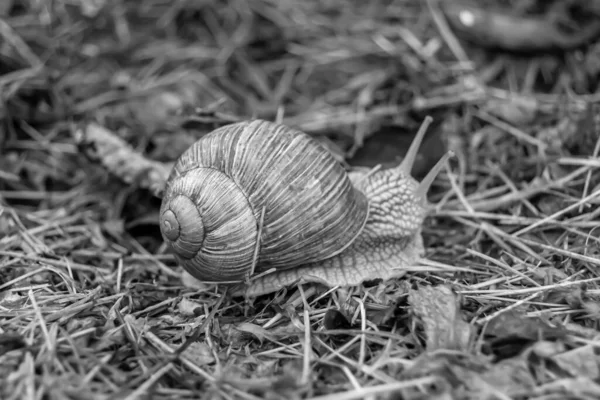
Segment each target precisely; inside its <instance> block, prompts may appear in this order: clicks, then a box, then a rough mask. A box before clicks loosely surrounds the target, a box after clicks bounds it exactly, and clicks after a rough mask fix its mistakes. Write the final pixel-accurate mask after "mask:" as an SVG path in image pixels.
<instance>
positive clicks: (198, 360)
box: [185, 342, 215, 365]
mask: <svg viewBox="0 0 600 400" xmlns="http://www.w3.org/2000/svg"><path fill="white" fill-rule="evenodd" d="M185 356H186V358H188V359H189V360H190V361H193V362H194V364H196V365H207V364H211V363H212V362H214V361H215V357H214V356H213V354H212V351H211V350H210V347H208V345H207V344H206V343H205V342H192V343H190V345H189V346H188V347H187V348H186V349H185Z"/></svg>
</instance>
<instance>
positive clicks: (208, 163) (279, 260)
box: [159, 117, 450, 296]
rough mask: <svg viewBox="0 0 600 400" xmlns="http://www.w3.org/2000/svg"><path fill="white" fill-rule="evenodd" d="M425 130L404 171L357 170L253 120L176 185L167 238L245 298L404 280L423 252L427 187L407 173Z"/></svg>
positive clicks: (167, 200)
mask: <svg viewBox="0 0 600 400" xmlns="http://www.w3.org/2000/svg"><path fill="white" fill-rule="evenodd" d="M430 120H431V119H430V118H429V117H428V120H427V123H424V124H423V126H422V127H421V129H420V130H419V132H418V133H417V135H416V136H415V139H414V140H413V142H412V144H411V146H410V148H409V150H408V152H407V154H406V157H405V158H404V160H403V162H402V163H401V164H400V165H398V166H397V167H394V168H390V169H384V170H377V171H370V172H365V171H351V172H349V173H347V172H346V170H345V169H344V168H343V166H342V165H341V164H340V163H339V162H338V161H336V160H335V158H334V157H333V155H332V154H331V153H330V152H329V151H328V150H327V149H325V147H323V146H322V145H321V144H320V143H319V142H318V141H316V140H315V139H313V138H311V137H310V136H309V135H307V134H306V133H303V132H301V131H299V130H296V129H293V128H290V127H288V126H285V125H282V124H278V123H273V122H268V121H264V120H251V121H244V122H239V123H234V124H230V125H226V126H223V127H221V128H217V129H216V130H214V131H212V132H210V133H209V134H207V135H205V136H204V137H202V138H201V139H199V140H198V141H197V142H195V143H194V144H193V145H192V146H191V147H190V148H188V149H187V150H186V151H185V152H184V153H183V154H182V155H181V156H180V157H179V159H178V160H177V161H176V163H175V165H174V166H173V169H172V170H171V173H170V175H169V177H168V180H167V183H166V185H165V190H164V194H163V200H162V204H161V208H160V214H159V215H160V217H159V218H160V230H161V233H162V236H163V239H164V240H165V242H166V243H167V245H168V247H169V248H170V249H171V250H172V252H173V253H174V255H175V258H176V260H177V262H178V263H179V264H180V265H181V266H182V267H183V268H184V270H185V271H186V272H188V273H189V274H190V275H191V276H192V277H193V278H196V279H197V280H200V281H202V282H211V283H215V282H216V283H224V284H231V283H236V284H237V285H234V286H235V287H237V288H238V289H239V288H240V284H241V285H242V287H243V289H239V290H242V291H243V292H244V293H245V294H246V295H247V296H257V295H261V294H266V293H269V292H273V291H276V290H278V289H280V288H282V287H284V286H288V285H291V284H293V283H295V282H299V281H300V282H320V283H323V284H325V285H327V286H337V285H340V286H355V285H359V284H361V283H362V282H364V281H366V280H376V279H383V280H386V279H389V278H392V277H396V276H401V275H402V274H403V267H404V268H406V267H407V266H410V265H412V264H414V263H415V262H417V261H418V259H419V258H420V257H421V255H422V253H423V243H422V238H421V224H422V222H423V219H424V217H425V214H426V209H427V200H426V194H427V191H428V189H429V186H430V185H431V183H432V182H433V180H434V179H435V177H436V176H437V174H438V173H439V171H440V170H441V168H442V167H443V164H444V163H445V162H446V161H447V159H448V157H449V156H450V154H447V155H446V156H445V157H443V159H441V160H440V161H438V163H437V164H436V166H435V167H433V168H432V170H431V171H430V172H429V173H428V174H427V175H426V176H425V178H424V179H423V180H422V181H421V183H418V182H417V181H416V180H415V179H414V178H412V177H411V175H410V170H411V168H412V165H413V163H414V159H415V157H416V155H417V151H418V148H419V145H420V143H421V141H422V139H423V136H424V134H425V131H426V125H428V124H429V122H430Z"/></svg>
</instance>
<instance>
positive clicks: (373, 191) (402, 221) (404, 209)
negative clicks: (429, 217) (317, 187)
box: [234, 170, 426, 297]
mask: <svg viewBox="0 0 600 400" xmlns="http://www.w3.org/2000/svg"><path fill="white" fill-rule="evenodd" d="M357 175H363V174H357ZM362 181H363V182H364V183H363V184H362V185H361V184H358V187H359V189H360V190H362V191H364V193H365V195H366V196H367V198H368V199H369V202H370V210H369V217H368V220H367V223H366V224H365V227H364V229H363V231H362V232H361V234H360V235H359V236H358V237H357V238H356V240H355V241H354V242H353V243H352V244H351V245H350V246H349V247H348V248H347V249H345V250H344V251H343V252H342V253H340V254H338V255H336V256H333V257H331V258H328V259H325V260H321V261H319V262H315V263H311V264H307V265H304V266H302V267H299V268H295V269H293V270H289V271H284V272H285V273H283V272H280V271H276V272H274V273H272V274H268V275H265V276H263V277H260V278H258V279H256V280H255V281H253V283H252V285H250V286H241V285H240V286H237V288H236V290H235V291H234V294H238V295H245V296H248V297H255V296H259V295H263V294H267V293H270V292H273V291H277V290H279V289H281V288H283V287H286V286H289V285H292V284H294V283H297V282H317V283H322V284H324V285H326V286H328V287H333V286H338V285H339V286H354V285H359V284H361V283H363V282H365V281H369V280H377V279H381V280H387V279H390V278H395V277H401V276H402V275H404V274H405V271H404V270H403V267H407V266H411V265H414V264H415V263H416V262H417V261H418V260H419V259H420V258H421V256H422V254H423V253H424V247H423V241H422V237H421V225H422V223H423V220H424V218H425V211H426V209H425V207H424V205H423V201H422V199H419V198H418V197H416V196H415V192H416V188H417V187H418V182H416V181H415V180H414V179H413V178H412V177H407V176H403V175H402V174H401V173H399V172H398V171H397V170H384V171H379V172H376V173H374V174H373V175H371V176H368V177H363V178H362Z"/></svg>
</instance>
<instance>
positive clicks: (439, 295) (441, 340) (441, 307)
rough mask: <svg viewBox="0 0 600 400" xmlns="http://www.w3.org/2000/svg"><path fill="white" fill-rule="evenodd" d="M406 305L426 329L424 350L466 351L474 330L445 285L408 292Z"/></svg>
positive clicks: (455, 297) (455, 298)
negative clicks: (464, 318) (407, 304)
mask: <svg viewBox="0 0 600 400" xmlns="http://www.w3.org/2000/svg"><path fill="white" fill-rule="evenodd" d="M408 302H409V304H410V306H411V308H412V311H413V313H414V314H415V315H416V316H418V317H419V318H420V319H421V321H422V323H423V327H424V330H425V337H426V343H427V345H426V346H427V350H429V351H433V350H436V349H448V350H465V349H467V347H468V346H469V344H470V342H471V335H472V332H473V329H472V327H471V325H469V324H468V323H466V322H465V321H464V320H463V317H462V313H461V312H460V308H459V300H458V298H457V296H456V294H455V293H454V292H453V291H452V289H450V288H449V287H448V286H443V285H440V286H425V287H421V288H419V289H418V290H411V291H410V293H409V295H408Z"/></svg>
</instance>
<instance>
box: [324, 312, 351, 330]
mask: <svg viewBox="0 0 600 400" xmlns="http://www.w3.org/2000/svg"><path fill="white" fill-rule="evenodd" d="M323 327H324V328H325V329H328V330H329V329H350V328H351V327H352V325H351V324H350V321H348V319H347V318H346V316H345V315H344V314H342V313H341V312H340V311H339V310H336V309H333V308H332V309H329V310H327V312H326V313H325V316H324V317H323Z"/></svg>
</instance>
